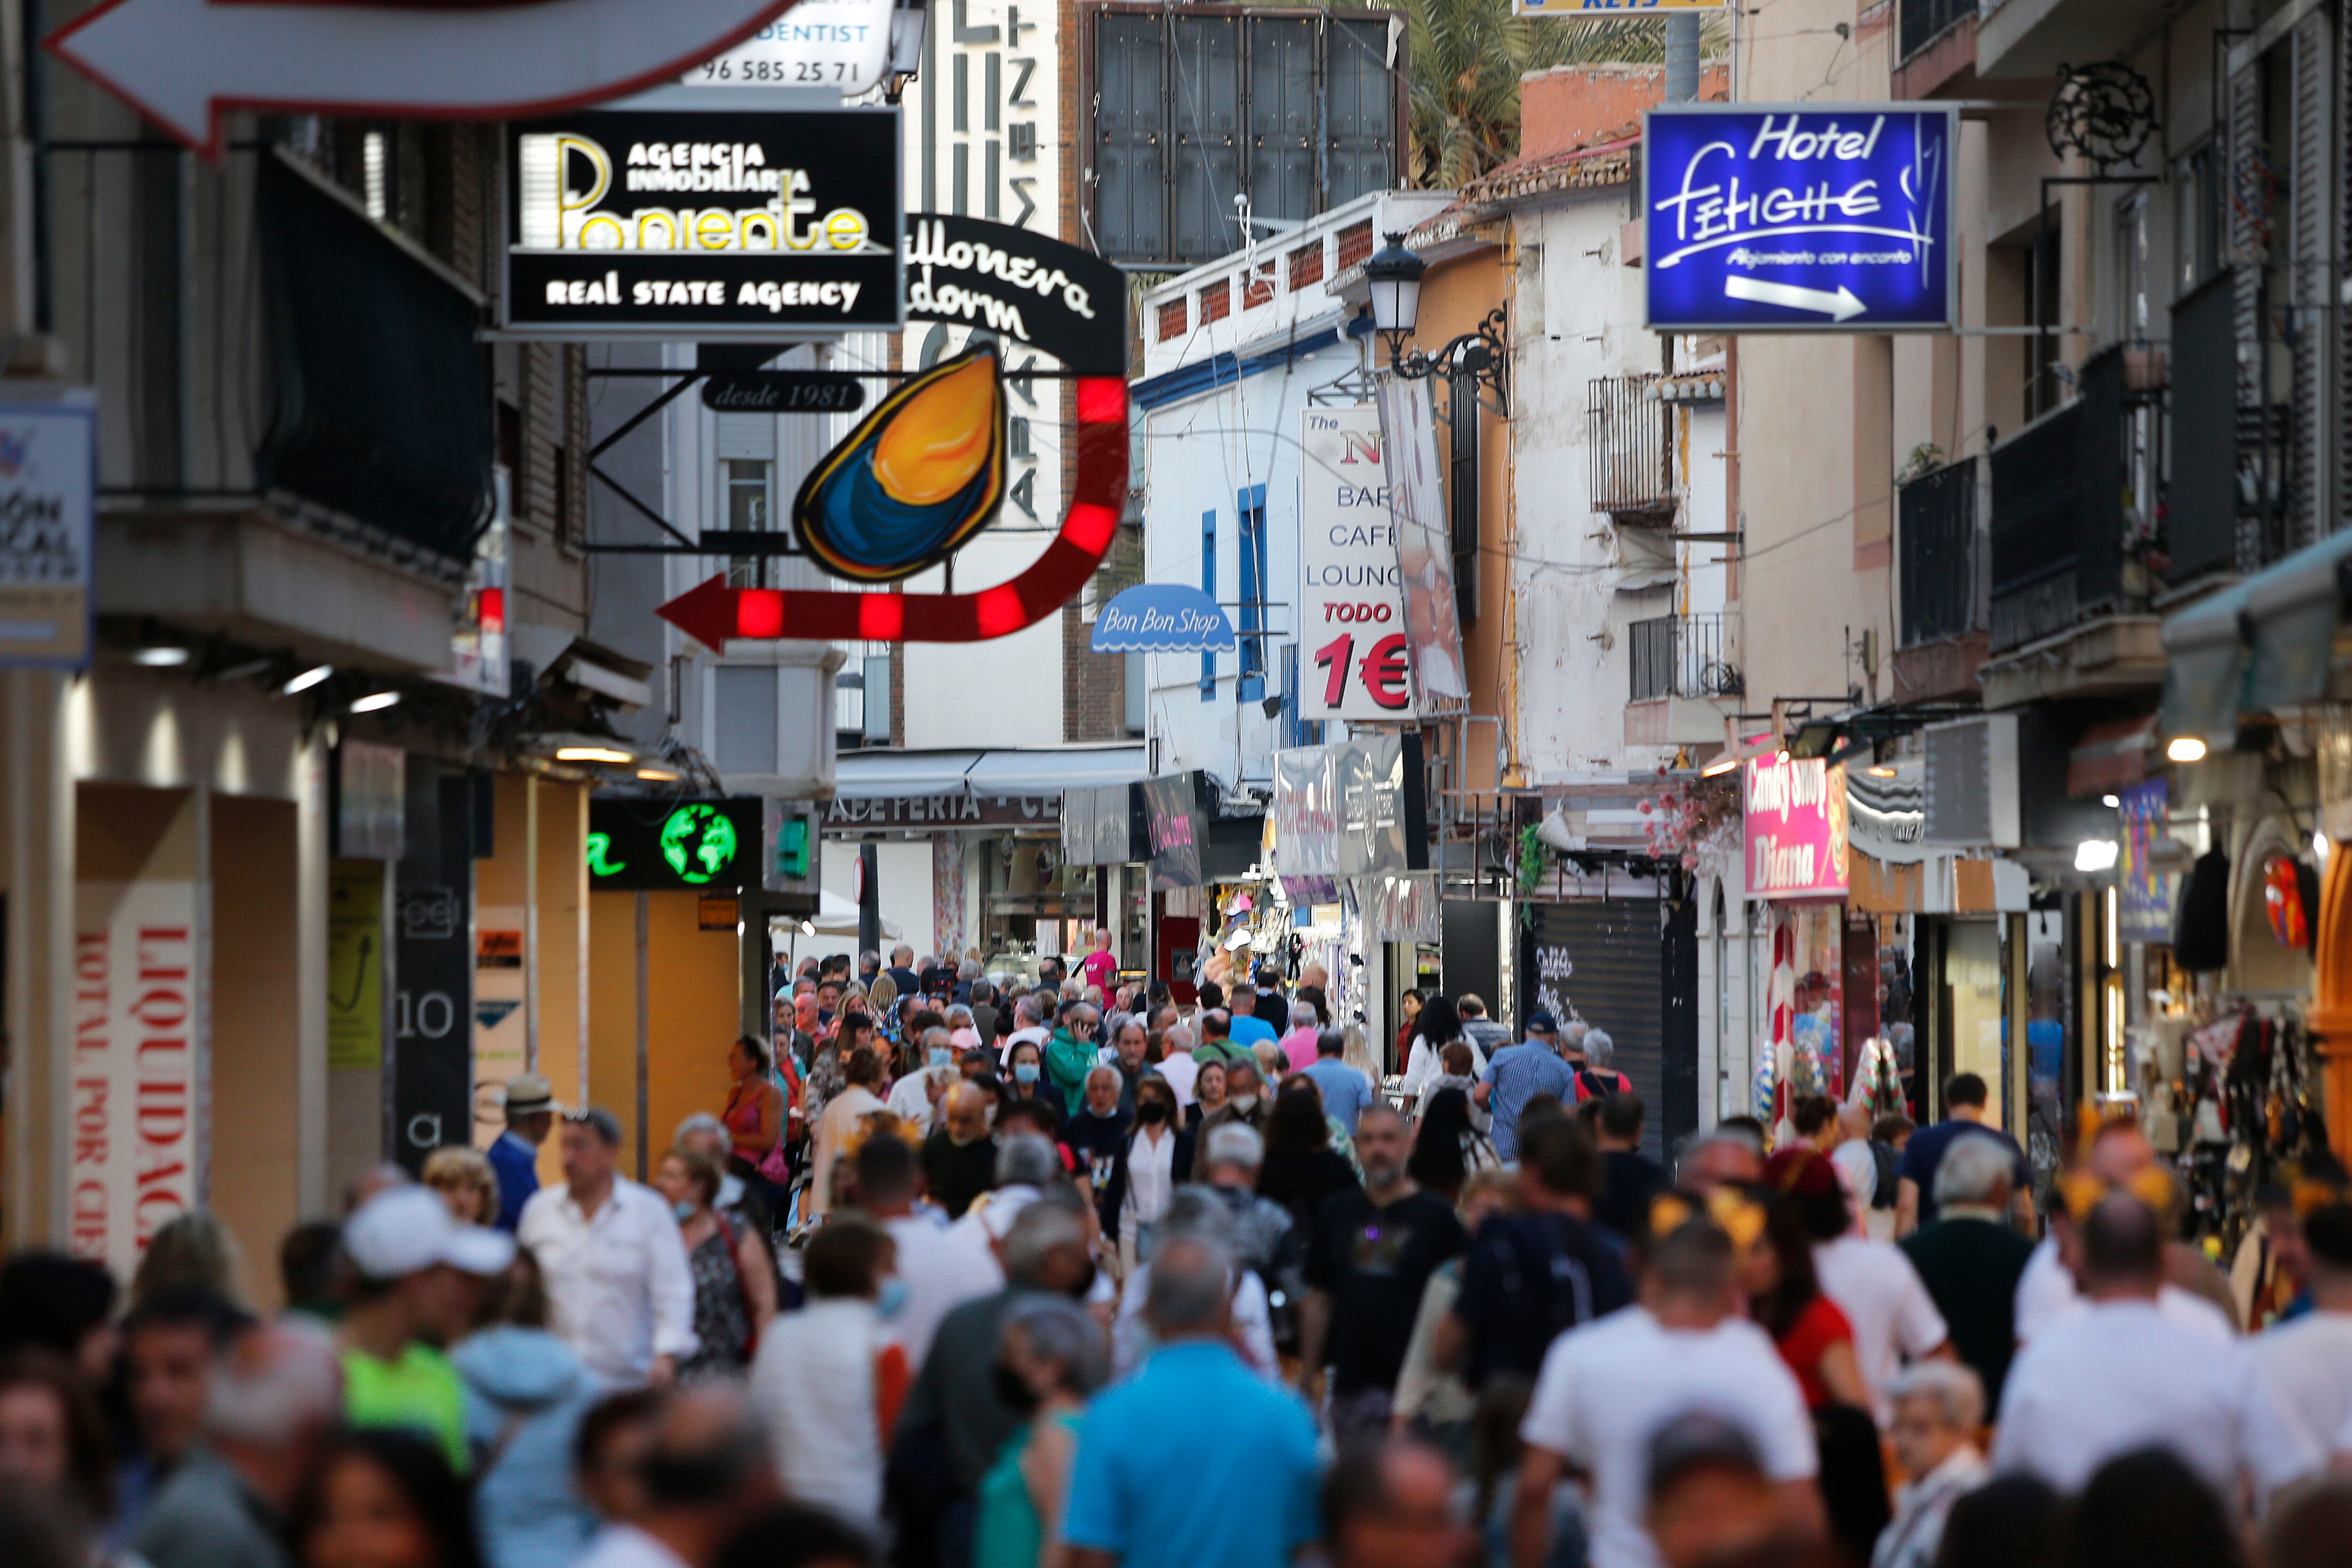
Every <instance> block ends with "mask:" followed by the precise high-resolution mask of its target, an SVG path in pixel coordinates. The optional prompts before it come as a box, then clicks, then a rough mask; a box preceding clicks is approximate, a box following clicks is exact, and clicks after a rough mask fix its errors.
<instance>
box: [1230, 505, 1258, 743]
mask: <svg viewBox="0 0 2352 1568" xmlns="http://www.w3.org/2000/svg"><path fill="white" fill-rule="evenodd" d="M1234 503H1235V506H1236V509H1237V510H1239V511H1240V513H1241V522H1242V531H1241V538H1240V540H1239V546H1240V556H1241V601H1242V625H1241V650H1240V651H1241V679H1240V682H1239V685H1238V688H1237V689H1236V690H1235V691H1234V700H1236V701H1241V702H1260V701H1264V700H1265V486H1264V485H1251V486H1249V487H1248V488H1246V489H1243V490H1241V491H1240V492H1239V493H1238V494H1236V495H1235V496H1234Z"/></svg>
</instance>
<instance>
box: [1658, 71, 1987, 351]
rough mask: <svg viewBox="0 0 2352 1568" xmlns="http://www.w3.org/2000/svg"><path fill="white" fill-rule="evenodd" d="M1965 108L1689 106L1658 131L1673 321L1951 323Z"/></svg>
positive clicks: (1752, 325) (1722, 326)
mask: <svg viewBox="0 0 2352 1568" xmlns="http://www.w3.org/2000/svg"><path fill="white" fill-rule="evenodd" d="M1958 120H1959V114H1958V110H1956V109H1950V108H1942V109H1938V108H1931V107H1921V106H1919V105H1916V104H1867V103H1865V104H1852V103H1842V104H1837V105H1834V106H1828V107H1813V106H1809V105H1798V104H1747V103H1741V104H1686V105H1681V106H1678V107H1675V108H1673V109H1658V110H1651V111H1650V113H1649V115H1648V116H1647V119H1646V123H1645V126H1644V130H1643V159H1642V164H1643V179H1644V185H1645V188H1644V200H1643V213H1644V215H1645V216H1644V218H1643V224H1644V233H1643V281H1644V282H1645V283H1646V285H1647V290H1648V300H1649V324H1650V326H1651V327H1652V328H1653V329H1654V330H1656V331H1672V332H1689V331H1708V332H1723V331H1728V332H1790V331H1797V332H1802V331H1814V332H1819V331H1832V332H1895V331H1939V332H1940V331H1951V330H1952V329H1953V328H1954V327H1955V326H1956V325H1957V324H1958V308H1959V307H1958V289H1957V288H1956V277H1957V272H1956V268H1955V265H1954V264H1955V259H1956V258H1955V256H1954V246H1953V243H1952V239H1953V221H1952V220H1953V214H1952V205H1953V204H1952V184H1953V170H1952V163H1953V157H1954V154H1955V153H1956V152H1957V151H1958V142H1959V137H1958Z"/></svg>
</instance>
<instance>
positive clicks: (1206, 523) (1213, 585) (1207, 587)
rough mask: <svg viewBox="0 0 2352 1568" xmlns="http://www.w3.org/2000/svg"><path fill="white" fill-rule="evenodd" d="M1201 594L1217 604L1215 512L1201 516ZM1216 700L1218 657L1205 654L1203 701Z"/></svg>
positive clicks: (1207, 512)
mask: <svg viewBox="0 0 2352 1568" xmlns="http://www.w3.org/2000/svg"><path fill="white" fill-rule="evenodd" d="M1201 592H1202V593H1203V594H1206V595H1209V599H1210V602H1211V603H1215V601H1216V597H1217V514H1216V513H1215V512H1214V511H1204V512H1202V514H1201ZM1201 700H1202V701H1203V702H1214V701H1215V700H1217V656H1216V655H1215V654H1213V653H1203V654H1202V655H1201Z"/></svg>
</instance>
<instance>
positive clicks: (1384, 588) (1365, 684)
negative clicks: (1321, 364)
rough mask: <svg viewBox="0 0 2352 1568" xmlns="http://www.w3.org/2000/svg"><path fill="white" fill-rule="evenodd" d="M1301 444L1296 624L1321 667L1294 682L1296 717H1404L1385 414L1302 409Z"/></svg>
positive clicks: (1405, 677)
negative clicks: (1383, 432)
mask: <svg viewBox="0 0 2352 1568" xmlns="http://www.w3.org/2000/svg"><path fill="white" fill-rule="evenodd" d="M1298 449H1299V464H1298V576H1299V590H1298V604H1299V611H1298V616H1299V618H1298V625H1299V626H1300V628H1301V634H1302V635H1303V636H1304V637H1306V639H1307V645H1308V646H1309V647H1312V648H1313V650H1314V652H1313V654H1312V656H1311V657H1312V658H1313V659H1314V663H1315V669H1316V671H1317V674H1316V675H1314V676H1310V677H1308V678H1307V679H1305V680H1303V681H1301V682H1300V683H1299V689H1298V716H1299V717H1300V718H1301V719H1307V720H1324V719H1353V720H1359V721H1380V720H1391V721H1395V720H1402V719H1410V718H1412V717H1413V702H1412V671H1411V669H1410V668H1408V660H1407V658H1406V653H1405V634H1404V626H1405V600H1404V568H1403V566H1402V564H1401V563H1400V559H1399V555H1398V551H1397V518H1396V514H1395V512H1394V511H1393V510H1391V502H1390V489H1389V479H1388V468H1387V465H1386V464H1385V463H1384V462H1383V460H1382V458H1381V411H1380V409H1379V408H1378V407H1376V406H1375V405H1371V404H1369V403H1368V404H1363V405H1359V406H1357V407H1354V408H1308V409H1306V410H1303V411H1302V412H1301V414H1300V415H1299V437H1298ZM1448 566H1449V569H1450V566H1451V563H1450V562H1449V563H1448Z"/></svg>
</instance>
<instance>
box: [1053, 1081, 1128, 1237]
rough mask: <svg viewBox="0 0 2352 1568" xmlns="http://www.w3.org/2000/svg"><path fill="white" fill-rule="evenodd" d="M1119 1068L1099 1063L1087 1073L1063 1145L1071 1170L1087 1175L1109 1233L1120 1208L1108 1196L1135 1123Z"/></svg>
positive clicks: (1064, 1131)
mask: <svg viewBox="0 0 2352 1568" xmlns="http://www.w3.org/2000/svg"><path fill="white" fill-rule="evenodd" d="M1118 1090H1119V1082H1118V1068H1113V1067H1097V1068H1095V1069H1094V1070H1093V1071H1091V1072H1089V1073H1087V1090H1086V1099H1085V1100H1084V1101H1083V1102H1082V1103H1081V1104H1080V1105H1079V1107H1078V1109H1077V1110H1076V1113H1074V1114H1073V1115H1072V1116H1071V1117H1070V1119H1069V1121H1066V1122H1064V1123H1063V1124H1062V1139H1061V1142H1062V1147H1063V1148H1064V1149H1066V1151H1068V1153H1069V1165H1070V1168H1071V1170H1072V1171H1074V1172H1076V1173H1077V1174H1078V1175H1080V1176H1082V1177H1084V1178H1085V1179H1086V1184H1087V1194H1088V1195H1089V1196H1091V1197H1092V1198H1093V1199H1094V1202H1095V1214H1096V1216H1097V1218H1098V1219H1100V1220H1101V1222H1102V1228H1103V1234H1104V1235H1105V1236H1108V1235H1109V1234H1110V1233H1111V1230H1112V1228H1113V1227H1114V1226H1116V1225H1117V1223H1118V1211H1117V1210H1115V1209H1108V1208H1107V1207H1106V1205H1105V1204H1104V1198H1105V1196H1106V1194H1107V1193H1108V1188H1109V1186H1110V1178H1111V1171H1112V1168H1113V1167H1114V1166H1116V1165H1117V1164H1118V1156H1119V1153H1120V1152H1121V1151H1123V1150H1124V1149H1125V1148H1126V1147H1127V1134H1128V1130H1129V1128H1130V1127H1132V1126H1133V1125H1134V1121H1133V1119H1132V1118H1130V1117H1129V1115H1128V1113H1127V1111H1126V1110H1123V1109H1121V1107H1120V1105H1119V1103H1118Z"/></svg>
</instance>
